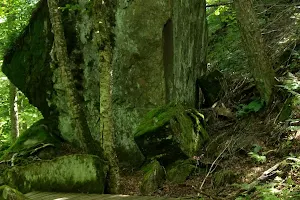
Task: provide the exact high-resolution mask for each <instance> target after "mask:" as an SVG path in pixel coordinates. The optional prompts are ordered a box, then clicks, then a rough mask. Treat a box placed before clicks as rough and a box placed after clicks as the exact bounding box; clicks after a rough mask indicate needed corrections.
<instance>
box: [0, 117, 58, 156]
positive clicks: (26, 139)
mask: <svg viewBox="0 0 300 200" xmlns="http://www.w3.org/2000/svg"><path fill="white" fill-rule="evenodd" d="M49 126H51V125H50V124H49V123H48V122H47V121H46V120H44V119H42V120H39V121H38V122H36V123H34V124H33V125H32V126H31V127H30V128H29V129H27V130H26V131H25V132H24V133H23V134H21V136H20V137H19V138H18V139H17V140H16V142H15V143H14V144H13V145H12V146H11V147H10V148H8V149H7V150H6V151H5V154H4V155H3V156H2V157H1V160H3V159H9V158H10V156H11V154H13V153H20V152H22V151H27V150H31V149H32V148H34V147H36V146H37V145H39V144H49V143H50V144H58V143H60V141H59V139H58V138H56V137H54V136H53V135H52V134H51V133H50V132H49V131H50V130H51V128H50V127H49Z"/></svg>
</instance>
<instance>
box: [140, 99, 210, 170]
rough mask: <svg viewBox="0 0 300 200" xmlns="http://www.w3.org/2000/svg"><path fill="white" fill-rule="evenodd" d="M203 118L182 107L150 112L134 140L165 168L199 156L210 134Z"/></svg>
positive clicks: (166, 107) (148, 156) (174, 106)
mask: <svg viewBox="0 0 300 200" xmlns="http://www.w3.org/2000/svg"><path fill="white" fill-rule="evenodd" d="M203 118H204V117H203V115H201V114H200V113H198V112H197V111H196V110H194V109H190V110H185V109H184V107H183V106H181V105H180V104H172V103H171V104H168V105H166V106H163V107H159V108H157V109H154V110H152V111H150V112H149V113H148V114H147V116H146V117H145V118H144V119H143V120H142V122H141V123H140V125H139V126H138V128H137V130H136V132H135V141H136V143H137V144H138V146H139V148H140V149H141V151H142V152H143V154H144V155H145V156H146V157H147V158H151V157H156V158H158V157H159V161H160V162H162V164H163V165H167V164H169V163H172V162H174V161H176V160H178V159H180V158H188V157H192V156H194V155H196V154H197V153H198V151H199V149H200V147H201V145H202V144H204V142H206V141H207V140H208V134H207V132H206V130H205V129H204V124H203V123H204V121H203Z"/></svg>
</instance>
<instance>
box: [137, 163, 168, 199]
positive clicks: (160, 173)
mask: <svg viewBox="0 0 300 200" xmlns="http://www.w3.org/2000/svg"><path fill="white" fill-rule="evenodd" d="M142 171H143V172H144V173H145V175H144V177H143V180H142V184H141V193H142V194H144V195H148V194H151V193H153V192H154V191H156V190H157V189H158V188H159V187H161V186H162V184H163V182H164V180H165V170H164V169H163V167H162V166H161V165H160V164H159V162H158V161H157V160H154V161H152V162H151V163H149V164H147V165H146V166H144V167H143V168H142Z"/></svg>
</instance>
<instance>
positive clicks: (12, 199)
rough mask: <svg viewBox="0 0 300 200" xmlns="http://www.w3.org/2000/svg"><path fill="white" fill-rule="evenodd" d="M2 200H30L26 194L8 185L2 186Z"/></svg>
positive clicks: (0, 192) (0, 190) (0, 198)
mask: <svg viewBox="0 0 300 200" xmlns="http://www.w3.org/2000/svg"><path fill="white" fill-rule="evenodd" d="M0 200H29V198H27V197H26V196H24V194H22V193H21V192H19V191H18V190H16V189H13V188H11V187H9V186H7V185H2V186H0Z"/></svg>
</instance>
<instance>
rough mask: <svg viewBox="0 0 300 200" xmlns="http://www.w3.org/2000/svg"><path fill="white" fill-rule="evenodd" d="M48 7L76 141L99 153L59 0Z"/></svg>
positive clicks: (92, 151) (89, 150)
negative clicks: (71, 57)
mask: <svg viewBox="0 0 300 200" xmlns="http://www.w3.org/2000/svg"><path fill="white" fill-rule="evenodd" d="M48 7H49V13H50V21H51V24H52V31H53V33H54V49H55V55H56V59H57V63H58V66H59V70H60V78H61V82H62V84H63V85H64V87H65V91H66V94H65V95H66V98H67V99H68V101H67V102H66V106H67V108H68V110H69V112H70V113H69V115H70V116H71V120H72V124H73V126H74V134H76V137H75V138H76V140H77V141H76V142H75V143H76V144H77V145H78V146H79V147H80V148H81V149H82V150H83V151H84V152H85V153H91V154H98V151H100V149H97V146H93V145H92V144H93V139H92V136H91V133H90V130H89V128H88V125H87V121H86V117H85V114H84V111H83V108H82V105H81V103H80V101H79V94H78V92H77V90H76V87H75V83H74V78H73V75H72V72H71V64H70V60H69V57H68V53H67V44H66V40H65V36H64V29H63V25H62V18H61V13H60V11H59V9H58V2H57V0H48ZM98 146H99V145H98Z"/></svg>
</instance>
